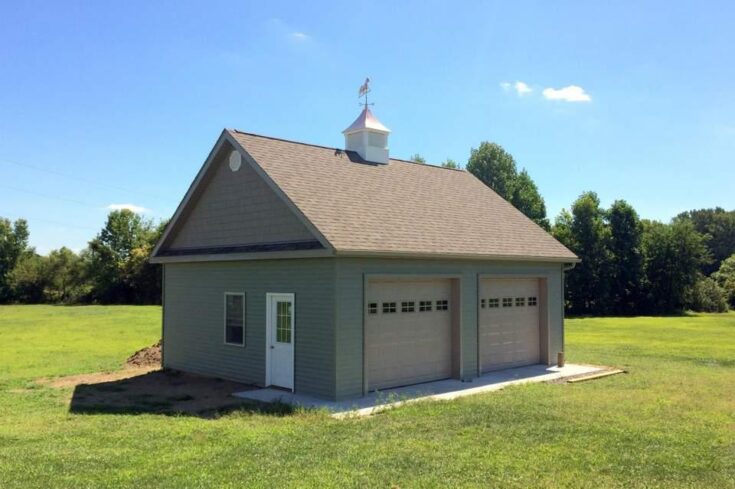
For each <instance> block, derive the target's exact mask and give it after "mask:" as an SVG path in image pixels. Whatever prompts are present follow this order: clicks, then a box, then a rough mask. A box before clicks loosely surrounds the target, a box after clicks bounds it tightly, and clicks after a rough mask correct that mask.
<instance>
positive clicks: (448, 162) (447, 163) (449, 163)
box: [442, 158, 460, 170]
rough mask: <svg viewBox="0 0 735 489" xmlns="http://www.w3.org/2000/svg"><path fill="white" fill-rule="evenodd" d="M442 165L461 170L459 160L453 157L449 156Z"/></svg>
mask: <svg viewBox="0 0 735 489" xmlns="http://www.w3.org/2000/svg"><path fill="white" fill-rule="evenodd" d="M442 166H443V167H444V168H452V169H454V170H459V169H460V168H459V165H458V164H457V162H456V161H454V160H453V159H451V158H447V159H446V160H444V161H443V162H442Z"/></svg>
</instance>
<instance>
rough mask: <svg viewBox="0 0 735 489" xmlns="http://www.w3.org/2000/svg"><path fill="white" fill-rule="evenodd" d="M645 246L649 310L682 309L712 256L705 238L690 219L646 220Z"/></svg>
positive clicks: (646, 289)
mask: <svg viewBox="0 0 735 489" xmlns="http://www.w3.org/2000/svg"><path fill="white" fill-rule="evenodd" d="M643 224H644V227H643V237H642V240H641V248H642V250H643V269H644V272H645V277H646V278H645V283H644V287H645V291H646V302H647V304H646V306H647V307H648V309H649V312H653V313H664V314H671V313H676V312H681V311H682V310H683V309H684V307H685V305H686V298H687V295H688V294H689V293H690V292H691V288H692V287H694V285H695V284H696V282H697V280H698V279H699V277H700V271H699V269H700V267H701V266H702V264H704V263H706V262H707V261H708V260H709V259H710V258H709V251H708V250H707V247H706V246H705V238H704V236H702V235H701V234H699V233H698V232H697V231H696V230H695V229H694V225H693V224H692V223H691V222H690V221H687V220H675V221H673V222H672V224H668V225H667V224H662V223H660V222H655V221H654V222H647V221H644V223H643Z"/></svg>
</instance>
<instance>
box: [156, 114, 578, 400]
mask: <svg viewBox="0 0 735 489" xmlns="http://www.w3.org/2000/svg"><path fill="white" fill-rule="evenodd" d="M388 135H389V130H388V129H387V128H386V127H385V126H383V125H382V124H381V123H380V122H379V121H378V120H377V119H376V118H375V117H374V116H373V115H372V113H371V112H370V110H369V109H368V108H367V107H366V108H365V109H364V110H363V111H362V113H361V114H360V116H359V117H358V118H357V119H356V120H355V122H354V123H353V124H352V125H351V126H349V127H348V128H347V129H346V130H345V131H344V136H345V146H346V149H339V148H333V147H325V146H317V145H312V144H304V143H299V142H294V141H287V140H283V139H277V138H272V137H266V136H260V135H256V134H251V133H245V132H240V131H236V130H225V131H223V132H222V134H221V136H220V137H219V139H218V141H217V143H216V144H215V146H214V148H213V149H212V151H211V153H210V154H209V157H208V158H207V160H206V161H205V163H204V165H203V166H202V168H201V170H200V171H199V173H198V175H197V176H196V178H195V180H194V182H193V183H192V185H191V187H190V188H189V190H188V192H187V193H186V195H185V197H184V199H183V200H182V202H181V204H180V205H179V207H178V209H177V210H176V213H175V215H174V217H173V219H172V220H171V222H170V223H169V225H168V227H167V228H166V230H165V232H164V234H163V236H162V238H161V240H160V242H159V243H158V245H157V246H156V248H155V250H154V254H153V258H152V260H151V261H153V262H155V263H161V264H163V269H164V272H163V274H164V287H163V302H164V312H163V337H164V342H163V345H164V347H163V362H164V366H165V367H167V368H172V369H177V370H183V371H187V372H193V373H199V374H204V375H210V376H214V377H220V378H226V379H230V380H235V381H239V382H245V383H249V384H255V385H259V386H277V387H281V388H284V389H288V390H294V391H296V392H299V393H303V394H310V395H314V396H318V397H321V398H325V399H332V400H343V399H349V398H355V397H360V396H362V395H364V394H365V393H367V392H370V391H374V390H381V389H388V388H391V387H397V386H403V385H410V384H416V383H421V382H429V381H433V380H439V379H446V378H457V379H463V380H471V379H473V378H475V377H477V376H479V375H482V374H483V373H486V372H490V371H494V370H499V369H505V368H512V367H517V366H522V365H530V364H538V363H542V364H549V365H550V364H553V363H554V362H555V361H556V358H557V353H558V352H561V351H563V350H564V332H563V324H564V317H563V314H564V311H563V300H564V298H563V289H564V287H563V279H564V270H565V267H568V266H569V265H570V264H573V263H575V262H576V261H578V260H577V257H576V256H575V255H574V254H573V253H572V252H570V251H569V250H568V249H566V248H565V247H564V246H562V245H561V244H560V243H559V242H557V241H556V240H555V239H554V238H553V237H551V236H550V235H549V234H548V233H546V232H545V231H544V230H543V229H541V228H540V227H538V226H537V225H536V224H535V223H534V222H532V221H531V220H529V219H528V218H527V217H526V216H524V215H523V214H522V213H521V212H519V211H518V210H516V209H515V208H514V207H513V206H512V205H511V204H509V203H508V202H506V201H505V200H503V199H502V198H501V197H499V196H498V195H497V194H496V193H495V192H493V191H492V190H491V189H490V188H488V187H487V186H486V185H484V184H483V183H482V182H480V181H479V180H478V179H476V178H475V177H474V176H473V175H472V174H470V173H468V172H466V171H462V170H454V169H448V168H441V167H436V166H432V165H424V164H418V163H414V162H410V161H404V160H399V159H391V158H389V155H388Z"/></svg>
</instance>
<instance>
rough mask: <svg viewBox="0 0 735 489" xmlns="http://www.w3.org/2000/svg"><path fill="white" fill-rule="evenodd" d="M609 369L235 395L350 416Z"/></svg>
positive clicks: (530, 370) (543, 369) (568, 368)
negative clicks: (329, 397)
mask: <svg viewBox="0 0 735 489" xmlns="http://www.w3.org/2000/svg"><path fill="white" fill-rule="evenodd" d="M606 370H609V369H608V367H601V366H594V365H575V364H570V363H568V364H566V365H565V366H564V367H549V366H547V365H529V366H527V367H517V368H509V369H506V370H498V371H495V372H489V373H486V374H484V375H482V376H480V377H477V378H475V379H472V380H471V381H467V382H462V381H460V380H455V379H447V380H437V381H435V382H426V383H424V384H417V385H409V386H406V387H396V388H393V389H386V390H383V391H379V392H371V393H369V394H367V395H366V396H364V397H361V398H359V399H352V400H349V401H325V400H323V399H318V398H316V397H311V396H307V395H303V394H296V393H292V392H287V391H283V390H279V389H273V388H265V389H257V390H252V391H245V392H235V393H234V394H233V396H235V397H239V398H241V399H249V400H254V401H260V402H266V403H271V402H282V403H286V404H290V405H292V406H300V407H304V408H310V409H326V410H328V411H330V412H331V413H332V414H331V416H332V417H334V418H346V417H353V416H354V417H360V416H369V415H371V414H375V413H378V412H380V411H384V410H386V409H390V408H395V407H398V406H401V405H403V404H407V403H410V402H417V401H424V400H435V401H439V400H450V399H456V398H458V397H464V396H471V395H473V394H480V393H483V392H491V391H497V390H500V389H503V388H504V387H508V386H510V385H519V384H526V383H531V382H548V381H550V380H563V379H566V378H569V377H576V376H580V375H589V374H594V373H598V372H603V371H606Z"/></svg>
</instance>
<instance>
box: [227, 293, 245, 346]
mask: <svg viewBox="0 0 735 489" xmlns="http://www.w3.org/2000/svg"><path fill="white" fill-rule="evenodd" d="M225 344H227V345H235V346H245V293H244V292H225Z"/></svg>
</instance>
